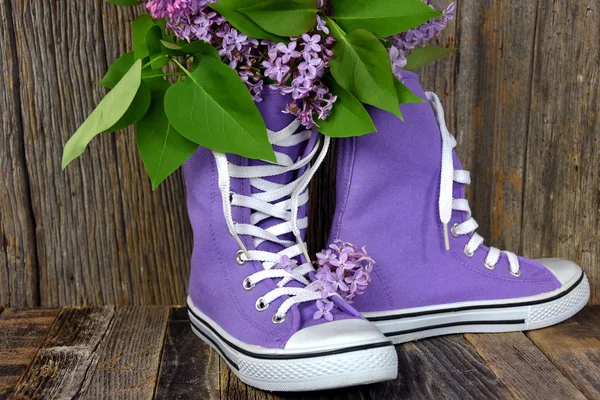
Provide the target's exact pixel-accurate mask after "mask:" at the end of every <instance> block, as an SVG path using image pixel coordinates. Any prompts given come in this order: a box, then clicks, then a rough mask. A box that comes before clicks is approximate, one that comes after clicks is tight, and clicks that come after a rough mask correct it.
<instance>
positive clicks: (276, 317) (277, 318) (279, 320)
mask: <svg viewBox="0 0 600 400" xmlns="http://www.w3.org/2000/svg"><path fill="white" fill-rule="evenodd" d="M283 321H285V315H284V316H283V317H281V316H279V315H278V314H274V315H273V323H274V324H280V323H282V322H283Z"/></svg>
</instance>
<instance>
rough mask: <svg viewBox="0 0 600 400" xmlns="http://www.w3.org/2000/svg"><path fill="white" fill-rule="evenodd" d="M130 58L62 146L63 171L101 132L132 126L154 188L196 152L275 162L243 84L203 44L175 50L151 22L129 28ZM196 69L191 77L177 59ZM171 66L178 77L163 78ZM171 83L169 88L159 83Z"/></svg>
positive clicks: (113, 71) (114, 69)
mask: <svg viewBox="0 0 600 400" xmlns="http://www.w3.org/2000/svg"><path fill="white" fill-rule="evenodd" d="M132 35H133V48H134V50H133V51H132V52H130V53H127V54H125V55H123V56H121V57H120V58H118V59H117V60H116V61H115V62H114V63H113V65H112V66H111V67H110V68H109V70H108V72H107V73H106V75H105V76H104V78H103V79H102V80H101V81H100V84H101V85H102V86H104V87H106V88H107V89H110V92H109V93H108V94H107V95H106V97H105V98H104V99H103V100H102V101H101V102H100V104H98V106H97V108H96V109H95V110H94V111H93V112H92V114H91V115H90V116H89V117H88V119H87V120H86V121H85V122H84V123H83V124H82V125H81V127H80V128H79V129H78V130H77V132H75V134H74V135H73V136H72V137H71V139H70V140H69V141H68V142H67V144H66V145H65V149H64V153H63V162H62V165H63V168H65V167H66V166H67V165H68V164H69V163H71V162H72V161H73V160H74V159H76V158H77V157H79V156H80V155H81V154H82V153H83V152H84V151H85V149H86V147H87V145H88V144H89V143H90V141H91V140H92V139H93V138H94V137H96V136H97V135H99V134H100V133H104V132H114V131H117V130H120V129H123V128H125V127H127V126H130V125H132V124H135V126H136V139H137V145H138V149H139V151H140V154H141V156H142V160H143V162H144V166H145V167H146V170H147V172H148V175H149V176H150V179H151V181H152V186H153V187H154V188H156V187H158V185H159V184H160V183H161V182H162V181H164V179H166V178H167V177H168V176H169V175H170V174H172V173H173V172H174V171H175V170H177V169H178V168H179V167H180V166H181V165H182V164H183V163H184V162H185V161H186V160H187V159H188V158H189V157H190V156H191V155H192V154H193V153H194V151H195V150H196V149H197V148H198V146H199V145H202V146H205V147H207V148H210V149H213V150H216V151H223V152H233V153H237V154H240V155H243V156H245V157H250V158H258V159H263V160H269V161H276V159H275V153H274V152H273V149H272V147H271V145H270V143H269V141H268V138H267V128H266V126H265V123H264V121H263V119H262V117H261V115H260V113H259V111H258V108H257V107H256V105H255V103H254V100H253V99H252V96H251V95H250V93H249V92H248V89H247V87H246V85H245V84H244V82H242V80H241V79H240V78H239V76H238V75H237V73H236V72H235V71H234V70H233V69H231V68H230V67H229V66H227V65H225V64H223V63H222V62H221V59H220V57H219V54H218V53H217V51H216V50H215V49H214V48H213V47H212V46H211V45H209V44H208V43H205V42H192V43H187V42H174V41H173V40H172V38H170V37H169V36H167V35H165V34H164V24H163V23H162V22H161V21H154V20H152V18H150V17H149V16H146V15H144V16H141V17H139V18H138V19H136V20H135V21H134V23H133V29H132ZM178 57H179V58H181V59H186V60H187V62H188V63H190V64H194V65H195V68H194V69H193V72H190V71H188V68H187V67H186V66H184V65H183V64H181V63H180V62H179V61H178V60H177V58H178ZM169 62H173V63H174V64H175V65H176V66H177V67H178V68H179V69H180V71H181V72H178V73H164V72H163V67H164V66H165V65H166V64H167V63H169ZM167 76H168V77H171V78H172V79H177V81H176V82H175V83H174V84H171V82H169V81H167V80H165V77H167Z"/></svg>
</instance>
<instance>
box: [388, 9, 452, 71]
mask: <svg viewBox="0 0 600 400" xmlns="http://www.w3.org/2000/svg"><path fill="white" fill-rule="evenodd" d="M423 1H424V2H425V3H426V4H427V5H429V6H430V7H432V8H433V6H432V5H431V1H432V0H423ZM454 9H455V4H454V3H450V5H449V6H448V7H447V8H446V9H445V10H444V11H442V14H443V15H442V16H441V17H439V18H436V19H433V20H431V21H428V22H425V23H424V24H421V25H419V26H417V27H416V28H413V29H411V30H409V31H406V32H403V33H400V34H398V35H394V36H392V37H390V38H389V40H390V42H391V43H392V46H391V47H390V49H389V53H390V61H391V63H392V71H393V72H394V76H396V78H398V79H399V80H402V69H403V68H404V67H405V66H406V54H407V52H409V51H410V50H414V49H415V48H416V47H417V46H418V45H420V44H421V43H425V42H427V41H429V40H431V39H433V38H435V37H437V36H439V34H440V33H442V31H443V30H444V29H445V28H446V26H447V25H448V22H449V21H451V20H453V19H454Z"/></svg>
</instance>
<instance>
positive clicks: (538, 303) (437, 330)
mask: <svg viewBox="0 0 600 400" xmlns="http://www.w3.org/2000/svg"><path fill="white" fill-rule="evenodd" d="M589 297H590V286H589V283H588V280H587V277H586V276H585V274H583V273H582V274H581V275H579V276H576V277H574V278H573V279H571V280H570V281H569V282H566V283H565V284H564V285H563V287H561V288H560V289H557V290H555V291H553V292H549V293H544V294H542V295H537V296H529V297H522V298H517V299H509V300H497V301H473V302H463V303H453V304H443V305H438V306H429V307H418V308H411V309H403V310H394V311H386V312H368V313H363V316H364V317H365V318H367V319H368V320H369V321H371V322H374V323H375V325H377V327H378V328H379V329H380V330H381V332H382V333H383V334H384V335H385V336H387V337H389V338H390V339H391V340H392V342H393V343H395V344H397V343H405V342H410V341H412V340H417V339H423V338H427V337H431V336H439V335H449V334H454V333H476V332H512V331H526V330H532V329H539V328H544V327H547V326H550V325H554V324H557V323H559V322H562V321H564V320H566V319H569V318H571V317H572V316H573V315H575V314H576V313H577V312H578V311H579V310H581V309H582V308H583V307H584V306H585V305H586V304H587V302H588V300H589Z"/></svg>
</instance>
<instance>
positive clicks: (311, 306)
mask: <svg viewBox="0 0 600 400" xmlns="http://www.w3.org/2000/svg"><path fill="white" fill-rule="evenodd" d="M291 101H292V100H291V97H289V96H282V95H280V94H277V93H273V92H267V93H265V94H264V95H263V101H262V102H260V103H257V106H258V109H259V110H260V112H261V114H262V116H263V119H264V120H265V123H266V125H267V129H269V130H271V131H273V132H277V131H280V130H282V129H284V128H285V127H287V126H288V125H289V124H291V123H292V122H293V121H294V117H293V116H292V115H290V114H285V113H283V112H282V110H284V109H285V107H286V106H287V104H288V103H289V102H291ZM298 130H299V131H302V130H304V128H303V127H300V128H298ZM317 139H318V133H317V132H313V134H312V136H311V138H310V139H309V140H307V141H304V142H302V143H300V144H298V145H296V146H292V147H281V146H273V149H274V150H275V151H276V152H278V153H284V154H286V155H288V156H289V157H290V158H291V159H292V160H294V161H298V159H299V158H304V157H306V156H308V154H309V153H310V152H311V151H312V150H313V149H314V147H315V146H316V144H317ZM248 165H267V163H265V162H264V161H259V160H248ZM306 168H309V166H306V167H304V168H301V169H299V170H296V171H291V172H288V173H286V174H282V175H276V176H272V177H266V178H264V179H266V180H268V181H271V182H276V183H279V184H287V183H289V182H291V181H293V180H295V179H297V178H298V177H299V176H300V175H301V174H302V173H303V172H304V171H305V170H306ZM259 192H260V191H259V190H258V189H255V188H252V193H259ZM281 200H285V199H281ZM307 213H308V204H305V205H303V206H301V207H299V209H298V219H301V218H304V217H306V216H307ZM282 222H284V221H283V220H281V219H279V218H274V217H272V218H266V219H264V220H263V221H261V222H259V223H258V224H257V225H258V226H259V227H261V228H263V229H266V228H269V227H271V226H274V225H277V224H280V223H282ZM301 233H302V238H303V239H304V238H305V235H306V230H305V229H303V230H302V231H301ZM279 238H280V239H284V240H291V241H293V242H295V241H296V238H295V237H294V234H293V233H288V234H285V235H281V236H279ZM256 249H257V250H262V251H268V252H272V253H278V252H280V251H281V250H284V247H283V246H281V245H279V244H277V243H273V242H269V241H265V242H263V243H261V244H260V245H259V246H258V247H257V248H256ZM296 260H297V261H298V265H300V264H302V263H303V262H305V260H304V257H302V256H299V257H296ZM313 278H314V277H313ZM286 286H289V287H304V285H303V284H301V283H300V282H297V281H291V282H289V283H288V284H287V285H286ZM341 307H342V309H340V308H337V307H335V308H334V309H333V310H332V311H331V312H332V314H333V316H334V318H335V319H336V320H342V319H347V318H356V316H357V315H358V314H357V313H356V314H355V315H354V316H353V314H352V313H348V311H347V310H343V307H348V306H347V305H345V304H344V305H342V306H341ZM294 308H296V309H297V311H296V312H297V314H296V315H297V316H299V317H300V318H297V319H295V321H296V322H295V325H296V326H295V329H301V328H304V327H307V326H311V325H316V324H319V323H322V322H325V320H324V319H320V320H315V319H313V315H314V313H315V312H316V311H317V307H316V303H315V302H314V301H311V302H306V303H301V304H298V305H297V306H295V307H294Z"/></svg>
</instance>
